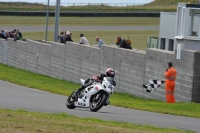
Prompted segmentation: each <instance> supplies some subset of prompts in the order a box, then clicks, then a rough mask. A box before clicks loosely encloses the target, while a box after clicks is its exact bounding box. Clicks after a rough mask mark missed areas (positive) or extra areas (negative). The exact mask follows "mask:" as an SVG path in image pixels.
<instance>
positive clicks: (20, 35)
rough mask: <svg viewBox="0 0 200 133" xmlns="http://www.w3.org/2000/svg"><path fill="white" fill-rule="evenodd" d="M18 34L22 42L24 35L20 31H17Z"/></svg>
mask: <svg viewBox="0 0 200 133" xmlns="http://www.w3.org/2000/svg"><path fill="white" fill-rule="evenodd" d="M16 33H18V34H19V38H20V40H22V38H23V37H22V33H21V32H20V31H19V30H16Z"/></svg>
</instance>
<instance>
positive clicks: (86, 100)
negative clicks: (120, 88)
mask: <svg viewBox="0 0 200 133" xmlns="http://www.w3.org/2000/svg"><path fill="white" fill-rule="evenodd" d="M80 81H81V83H82V84H84V83H85V80H83V79H80ZM100 91H104V92H105V93H106V94H107V96H108V98H110V95H111V94H113V93H114V86H113V85H112V84H111V83H110V82H109V81H108V80H107V79H106V78H104V79H103V82H102V83H100V82H94V83H93V84H92V85H90V86H88V87H87V88H85V90H84V92H83V93H82V95H83V96H82V97H81V98H78V101H77V102H74V106H76V107H82V108H89V107H90V98H91V96H92V95H94V94H97V93H98V92H100Z"/></svg>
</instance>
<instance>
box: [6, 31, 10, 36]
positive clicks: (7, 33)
mask: <svg viewBox="0 0 200 133" xmlns="http://www.w3.org/2000/svg"><path fill="white" fill-rule="evenodd" d="M5 33H6V38H10V33H9V32H8V30H5Z"/></svg>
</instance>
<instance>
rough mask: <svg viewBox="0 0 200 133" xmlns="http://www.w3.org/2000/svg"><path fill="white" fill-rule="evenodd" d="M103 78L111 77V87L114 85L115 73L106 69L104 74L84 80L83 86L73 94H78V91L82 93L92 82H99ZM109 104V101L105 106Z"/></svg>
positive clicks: (110, 69) (111, 69)
mask: <svg viewBox="0 0 200 133" xmlns="http://www.w3.org/2000/svg"><path fill="white" fill-rule="evenodd" d="M104 77H111V78H113V85H114V86H115V85H116V82H115V81H114V77H115V71H114V69H113V68H107V69H106V73H105V74H104V73H102V74H100V75H99V76H93V77H92V78H89V79H87V80H85V82H84V84H83V85H81V87H80V88H79V89H77V90H76V91H75V92H74V94H75V95H76V94H78V93H79V92H80V91H82V90H83V89H85V88H86V87H88V86H90V85H91V84H92V83H93V82H94V81H97V82H101V81H102V80H103V78H104ZM109 103H110V101H108V100H107V101H106V105H108V104H109Z"/></svg>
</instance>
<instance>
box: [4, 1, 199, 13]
mask: <svg viewBox="0 0 200 133" xmlns="http://www.w3.org/2000/svg"><path fill="white" fill-rule="evenodd" d="M180 2H187V3H191V4H193V3H195V4H197V3H198V0H155V1H153V2H151V3H147V4H144V5H126V6H124V5H123V6H122V5H121V6H120V5H119V4H118V5H116V6H110V5H109V4H106V3H104V4H100V5H91V4H86V5H82V6H77V5H76V6H73V5H69V6H68V7H65V6H62V5H61V7H60V10H61V11H65V12H66V11H68V12H69V11H70V12H141V11H142V12H160V11H167V12H168V11H169V12H171V11H176V8H177V3H180ZM65 3H66V2H65ZM44 4H46V3H44ZM79 5H80V3H79ZM0 10H9V11H46V5H42V4H38V3H25V2H0ZM49 10H50V11H55V6H50V8H49Z"/></svg>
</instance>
